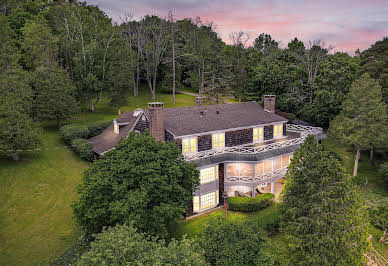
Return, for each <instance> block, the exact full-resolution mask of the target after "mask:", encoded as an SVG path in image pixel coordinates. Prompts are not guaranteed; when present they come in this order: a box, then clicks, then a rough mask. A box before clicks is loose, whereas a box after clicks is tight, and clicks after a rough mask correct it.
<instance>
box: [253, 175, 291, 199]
mask: <svg viewBox="0 0 388 266" xmlns="http://www.w3.org/2000/svg"><path fill="white" fill-rule="evenodd" d="M283 186H284V178H280V179H278V180H276V181H275V182H274V192H273V193H274V194H275V201H279V194H280V192H281V191H282V189H283ZM257 189H258V191H259V192H260V193H271V183H267V185H266V186H265V187H262V186H258V187H257Z"/></svg>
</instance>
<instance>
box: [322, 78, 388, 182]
mask: <svg viewBox="0 0 388 266" xmlns="http://www.w3.org/2000/svg"><path fill="white" fill-rule="evenodd" d="M385 108H386V107H385V106H384V103H383V99H382V95H381V87H380V86H379V84H378V83H377V82H376V81H375V80H374V79H372V78H371V77H370V76H369V74H367V73H365V74H363V75H362V76H361V77H360V78H359V79H357V80H355V81H354V82H353V84H352V87H351V89H350V92H349V93H348V95H347V97H346V99H345V100H344V102H343V103H342V110H341V113H340V114H339V115H338V116H337V117H336V118H335V119H334V120H333V122H332V124H331V125H330V129H329V134H330V135H332V136H333V138H334V139H335V140H337V141H338V142H339V143H342V144H344V145H348V146H351V147H353V148H355V149H356V150H357V152H356V158H355V162H354V171H353V176H357V169H358V161H359V159H360V151H361V150H368V149H372V148H373V147H376V146H377V145H380V144H381V143H383V142H384V140H385V137H386V134H387V114H386V112H385V110H386V109H385Z"/></svg>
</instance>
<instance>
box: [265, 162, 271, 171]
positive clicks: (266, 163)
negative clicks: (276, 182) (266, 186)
mask: <svg viewBox="0 0 388 266" xmlns="http://www.w3.org/2000/svg"><path fill="white" fill-rule="evenodd" d="M270 172H272V160H265V161H264V173H270Z"/></svg>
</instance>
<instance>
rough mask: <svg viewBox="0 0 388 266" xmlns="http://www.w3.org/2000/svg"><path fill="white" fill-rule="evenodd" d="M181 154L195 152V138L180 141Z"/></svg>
mask: <svg viewBox="0 0 388 266" xmlns="http://www.w3.org/2000/svg"><path fill="white" fill-rule="evenodd" d="M182 152H183V153H191V152H197V137H191V138H185V139H183V140H182Z"/></svg>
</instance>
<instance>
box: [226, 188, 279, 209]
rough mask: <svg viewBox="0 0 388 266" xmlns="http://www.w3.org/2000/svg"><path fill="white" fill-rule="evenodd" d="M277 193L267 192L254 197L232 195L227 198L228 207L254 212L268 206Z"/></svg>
mask: <svg viewBox="0 0 388 266" xmlns="http://www.w3.org/2000/svg"><path fill="white" fill-rule="evenodd" d="M274 198H275V195H274V194H272V193H265V194H261V195H258V196H256V197H254V198H250V197H230V198H228V199H227V202H228V209H229V210H231V211H241V212H254V211H258V210H261V209H264V208H266V207H268V206H269V205H270V204H271V202H272V200H273V199H274Z"/></svg>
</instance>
